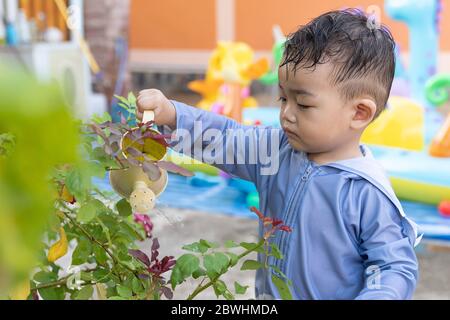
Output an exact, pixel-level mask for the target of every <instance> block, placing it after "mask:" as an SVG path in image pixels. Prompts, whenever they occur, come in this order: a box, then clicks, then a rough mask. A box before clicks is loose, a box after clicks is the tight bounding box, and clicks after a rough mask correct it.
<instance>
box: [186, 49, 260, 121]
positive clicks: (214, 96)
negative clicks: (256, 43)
mask: <svg viewBox="0 0 450 320" xmlns="http://www.w3.org/2000/svg"><path fill="white" fill-rule="evenodd" d="M268 69H269V62H268V60H267V59H265V58H262V59H259V60H258V61H256V62H255V61H254V53H253V50H252V49H251V48H250V47H249V46H248V45H247V44H245V43H242V42H219V43H218V46H217V48H216V49H215V50H214V51H213V53H212V56H211V58H210V60H209V63H208V70H207V72H206V77H205V79H204V80H196V81H192V82H190V83H189V85H188V87H189V89H191V90H193V91H195V92H197V93H199V94H201V95H202V100H201V101H200V102H199V103H198V105H197V106H198V107H200V108H202V109H205V110H210V111H214V112H217V113H219V114H223V115H226V116H228V117H230V118H233V119H235V120H237V121H239V122H241V121H242V110H243V108H246V107H255V106H256V105H257V102H256V100H255V98H253V97H251V96H250V90H249V85H250V83H251V81H253V80H255V79H258V78H260V77H261V76H262V75H264V74H265V73H266V72H267V70H268Z"/></svg>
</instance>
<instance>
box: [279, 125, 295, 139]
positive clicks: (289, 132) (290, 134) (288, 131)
mask: <svg viewBox="0 0 450 320" xmlns="http://www.w3.org/2000/svg"><path fill="white" fill-rule="evenodd" d="M283 130H284V133H286V135H287V136H288V137H290V138H298V135H297V134H296V133H295V132H294V131H292V130H289V129H288V128H286V127H283Z"/></svg>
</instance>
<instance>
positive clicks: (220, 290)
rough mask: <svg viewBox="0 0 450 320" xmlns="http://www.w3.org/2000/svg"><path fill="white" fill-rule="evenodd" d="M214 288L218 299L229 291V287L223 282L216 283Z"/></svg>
mask: <svg viewBox="0 0 450 320" xmlns="http://www.w3.org/2000/svg"><path fill="white" fill-rule="evenodd" d="M213 288H214V293H215V294H216V296H217V297H219V296H221V295H223V294H224V293H225V292H226V291H227V285H226V284H225V282H223V281H222V280H217V281H214V283H213Z"/></svg>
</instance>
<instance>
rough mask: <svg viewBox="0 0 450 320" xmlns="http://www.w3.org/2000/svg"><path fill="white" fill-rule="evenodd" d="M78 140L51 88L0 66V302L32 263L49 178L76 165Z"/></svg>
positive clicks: (49, 195)
mask: <svg viewBox="0 0 450 320" xmlns="http://www.w3.org/2000/svg"><path fill="white" fill-rule="evenodd" d="M78 137H79V135H78V133H77V126H76V124H75V122H74V120H73V118H72V117H71V115H70V111H69V109H68V107H67V106H66V104H65V103H64V100H63V98H62V96H61V94H60V93H59V90H58V88H57V86H56V85H44V84H40V83H38V82H37V81H36V80H35V79H34V78H33V77H31V76H30V75H27V74H24V73H23V72H21V71H20V70H18V69H14V68H11V67H7V66H4V65H0V298H7V296H8V290H10V289H11V288H12V287H13V286H15V285H16V284H17V283H18V282H19V281H23V279H24V278H26V277H29V273H30V271H31V270H32V268H33V266H34V265H35V264H36V259H37V257H36V256H35V255H36V253H37V252H39V248H41V247H42V246H43V244H42V236H43V232H44V229H45V226H46V223H47V221H48V219H49V216H50V214H51V213H52V212H54V207H53V203H54V199H55V192H56V191H55V190H53V189H52V186H51V184H50V179H49V177H50V175H51V174H52V170H53V168H54V167H55V165H58V164H61V163H67V162H69V163H74V162H76V161H77V159H78V157H77V145H78Z"/></svg>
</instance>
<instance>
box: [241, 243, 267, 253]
mask: <svg viewBox="0 0 450 320" xmlns="http://www.w3.org/2000/svg"><path fill="white" fill-rule="evenodd" d="M239 245H240V246H241V247H242V248H244V249H246V250H252V251H255V252H259V253H264V248H263V247H262V246H259V247H257V246H258V243H254V242H241V243H240V244H239ZM255 248H256V249H255Z"/></svg>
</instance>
